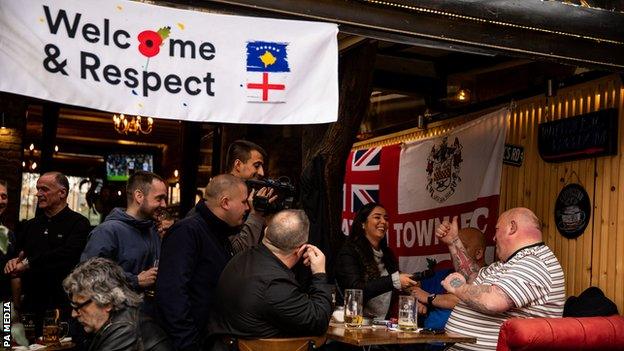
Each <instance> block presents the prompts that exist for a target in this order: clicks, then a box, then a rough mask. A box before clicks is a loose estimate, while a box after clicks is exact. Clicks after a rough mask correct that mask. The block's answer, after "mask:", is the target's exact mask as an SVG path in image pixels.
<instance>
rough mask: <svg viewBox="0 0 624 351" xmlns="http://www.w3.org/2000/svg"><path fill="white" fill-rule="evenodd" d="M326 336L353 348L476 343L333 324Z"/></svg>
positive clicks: (460, 338)
mask: <svg viewBox="0 0 624 351" xmlns="http://www.w3.org/2000/svg"><path fill="white" fill-rule="evenodd" d="M326 335H327V338H328V339H331V340H336V341H340V342H343V343H345V344H350V345H355V346H371V345H396V344H424V343H432V342H443V343H456V342H467V343H476V342H477V339H476V338H473V337H468V336H462V335H458V334H451V333H444V334H435V335H433V334H420V333H418V332H402V331H393V330H388V329H387V328H385V327H374V328H373V327H370V326H363V327H361V328H346V327H345V326H344V325H343V324H334V323H332V324H330V325H329V329H328V330H327V334H326Z"/></svg>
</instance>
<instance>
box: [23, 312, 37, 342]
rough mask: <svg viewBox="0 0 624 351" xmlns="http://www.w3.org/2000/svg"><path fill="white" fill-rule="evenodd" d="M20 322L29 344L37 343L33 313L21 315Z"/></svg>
mask: <svg viewBox="0 0 624 351" xmlns="http://www.w3.org/2000/svg"><path fill="white" fill-rule="evenodd" d="M20 321H21V322H22V325H24V333H25V334H26V339H28V343H29V344H34V343H35V342H37V333H36V331H35V315H34V314H33V313H22V315H21V316H20Z"/></svg>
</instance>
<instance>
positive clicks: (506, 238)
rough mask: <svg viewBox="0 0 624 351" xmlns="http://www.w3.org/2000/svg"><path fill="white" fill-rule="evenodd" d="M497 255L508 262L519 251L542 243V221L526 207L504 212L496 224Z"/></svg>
mask: <svg viewBox="0 0 624 351" xmlns="http://www.w3.org/2000/svg"><path fill="white" fill-rule="evenodd" d="M494 241H495V242H496V254H497V255H498V257H499V259H500V260H502V261H506V260H507V259H508V258H509V256H511V254H513V253H514V252H516V251H517V250H519V249H521V248H523V247H525V246H528V245H531V244H536V243H538V242H541V241H542V229H541V221H540V220H539V218H537V216H536V215H535V214H534V213H533V211H531V210H529V209H528V208H525V207H516V208H512V209H510V210H508V211H505V212H503V213H502V214H501V215H500V216H499V217H498V222H497V223H496V234H495V235H494Z"/></svg>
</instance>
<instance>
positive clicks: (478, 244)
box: [458, 228, 485, 265]
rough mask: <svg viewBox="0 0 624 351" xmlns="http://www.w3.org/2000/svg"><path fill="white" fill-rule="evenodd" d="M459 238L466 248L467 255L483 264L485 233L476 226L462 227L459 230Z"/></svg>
mask: <svg viewBox="0 0 624 351" xmlns="http://www.w3.org/2000/svg"><path fill="white" fill-rule="evenodd" d="M458 234H459V240H461V242H462V244H464V247H465V248H466V252H467V253H468V256H470V258H472V259H473V260H475V261H476V262H478V263H480V264H481V265H483V264H484V260H485V235H483V233H482V232H481V231H480V230H479V229H477V228H464V229H460V230H459V233H458Z"/></svg>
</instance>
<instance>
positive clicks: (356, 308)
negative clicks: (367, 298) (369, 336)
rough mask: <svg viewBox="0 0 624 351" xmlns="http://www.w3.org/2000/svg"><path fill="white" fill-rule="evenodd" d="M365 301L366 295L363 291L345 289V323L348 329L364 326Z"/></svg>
mask: <svg viewBox="0 0 624 351" xmlns="http://www.w3.org/2000/svg"><path fill="white" fill-rule="evenodd" d="M363 301H364V294H363V292H362V290H361V289H345V307H344V321H345V325H346V326H347V328H359V327H361V326H362V321H363V320H364V315H363V313H362V308H363V306H362V303H363Z"/></svg>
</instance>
